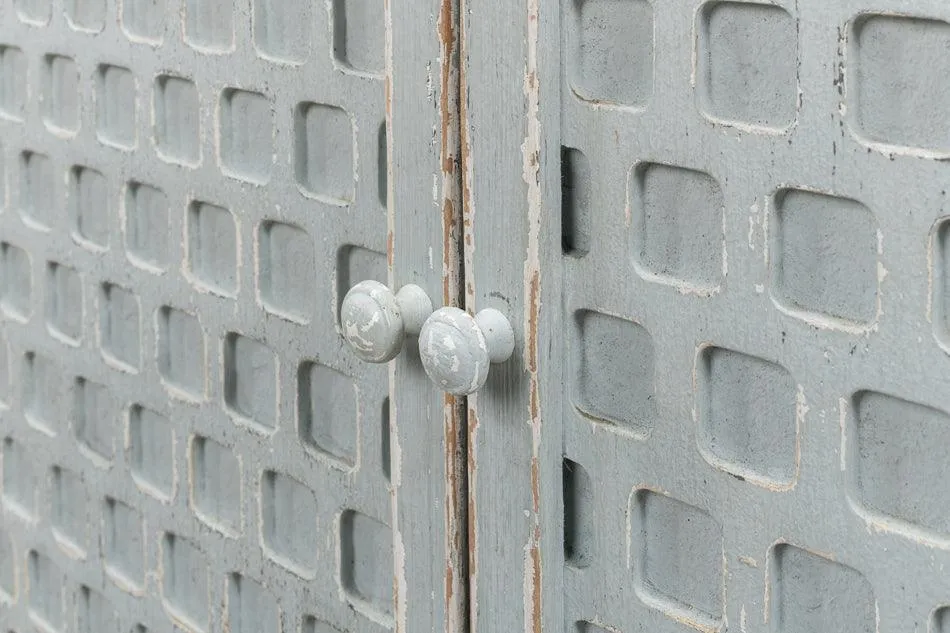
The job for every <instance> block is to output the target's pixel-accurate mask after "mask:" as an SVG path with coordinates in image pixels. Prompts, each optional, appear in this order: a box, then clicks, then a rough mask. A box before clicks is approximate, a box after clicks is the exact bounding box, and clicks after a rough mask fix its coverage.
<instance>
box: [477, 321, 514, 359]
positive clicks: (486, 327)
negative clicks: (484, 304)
mask: <svg viewBox="0 0 950 633" xmlns="http://www.w3.org/2000/svg"><path fill="white" fill-rule="evenodd" d="M475 323H476V324H477V325H478V328H479V329H480V330H481V331H482V336H484V337H485V345H486V346H487V347H488V359H489V360H490V361H491V362H493V363H503V362H505V361H506V360H508V359H509V358H511V354H512V353H513V352H514V351H515V331H514V330H513V329H512V327H511V323H509V322H508V319H507V318H506V317H505V315H504V314H502V313H501V312H500V311H498V310H496V309H495V308H485V309H484V310H480V311H479V312H478V314H476V315H475Z"/></svg>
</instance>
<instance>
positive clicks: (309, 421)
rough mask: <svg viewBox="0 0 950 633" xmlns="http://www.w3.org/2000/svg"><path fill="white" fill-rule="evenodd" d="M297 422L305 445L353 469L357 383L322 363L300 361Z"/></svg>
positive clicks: (356, 417) (355, 452) (355, 449)
mask: <svg viewBox="0 0 950 633" xmlns="http://www.w3.org/2000/svg"><path fill="white" fill-rule="evenodd" d="M297 425H298V426H297V430H298V433H299V436H300V439H301V441H302V442H303V443H304V444H305V445H306V446H308V447H310V448H311V449H313V450H316V451H318V452H320V453H323V454H324V455H326V456H328V457H330V458H332V459H333V460H335V461H338V462H341V465H342V466H343V467H345V468H352V467H353V465H354V464H356V457H357V443H358V439H359V391H358V389H357V387H356V382H354V381H353V379H352V378H350V377H349V376H346V375H344V374H342V373H340V372H338V371H337V370H335V369H331V368H329V367H325V366H324V365H320V364H318V363H315V362H312V361H305V362H303V363H301V365H300V369H299V371H298V372H297Z"/></svg>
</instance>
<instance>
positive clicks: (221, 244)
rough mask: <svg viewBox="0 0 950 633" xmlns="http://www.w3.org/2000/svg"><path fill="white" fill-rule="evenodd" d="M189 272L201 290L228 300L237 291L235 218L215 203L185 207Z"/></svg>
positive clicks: (195, 203)
mask: <svg viewBox="0 0 950 633" xmlns="http://www.w3.org/2000/svg"><path fill="white" fill-rule="evenodd" d="M187 232H188V272H189V274H190V275H191V277H192V278H193V279H194V280H195V281H196V282H197V283H198V284H199V285H201V286H203V287H204V288H206V289H208V290H210V291H212V292H215V293H217V294H221V295H224V296H227V297H233V296H235V295H236V294H237V289H238V270H237V269H238V244H237V225H236V223H235V221H234V215H233V214H232V213H231V212H230V211H228V210H227V209H225V208H224V207H219V206H217V205H215V204H211V203H208V202H198V201H195V202H192V203H191V204H190V205H189V206H188V227H187Z"/></svg>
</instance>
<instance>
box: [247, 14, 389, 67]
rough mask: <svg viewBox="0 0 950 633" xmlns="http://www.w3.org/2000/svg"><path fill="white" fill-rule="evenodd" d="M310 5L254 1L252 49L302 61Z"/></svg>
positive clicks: (307, 45)
mask: <svg viewBox="0 0 950 633" xmlns="http://www.w3.org/2000/svg"><path fill="white" fill-rule="evenodd" d="M313 6H315V5H312V4H310V3H309V2H285V1H284V0H254V48H256V49H257V52H258V54H259V55H261V56H262V57H266V58H269V59H273V60H276V61H282V62H288V63H291V64H301V63H303V62H305V61H306V60H307V57H309V56H310V45H311V39H312V37H313V9H312V7H313ZM367 6H368V7H370V6H374V5H372V4H369V5H367Z"/></svg>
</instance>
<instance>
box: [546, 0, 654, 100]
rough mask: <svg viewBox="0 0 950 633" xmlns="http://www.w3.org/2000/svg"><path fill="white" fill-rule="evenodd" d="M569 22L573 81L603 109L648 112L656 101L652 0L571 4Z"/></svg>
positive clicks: (576, 88) (566, 21) (574, 0)
mask: <svg viewBox="0 0 950 633" xmlns="http://www.w3.org/2000/svg"><path fill="white" fill-rule="evenodd" d="M565 4H566V5H568V6H567V7H566V8H567V13H566V14H565V19H564V20H563V22H564V26H563V28H564V29H565V31H566V32H565V35H566V38H565V39H566V40H567V41H568V42H569V44H568V46H567V50H566V60H565V63H566V64H567V72H568V80H569V81H570V84H571V87H572V89H573V91H574V93H575V94H576V95H577V96H578V97H580V98H581V99H584V100H585V101H589V102H592V103H596V104H598V105H611V106H625V107H637V108H642V107H645V106H646V105H647V104H648V102H649V101H650V98H651V97H652V96H653V75H654V67H653V66H654V35H653V33H654V25H653V3H652V2H650V1H649V0H570V2H565Z"/></svg>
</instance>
